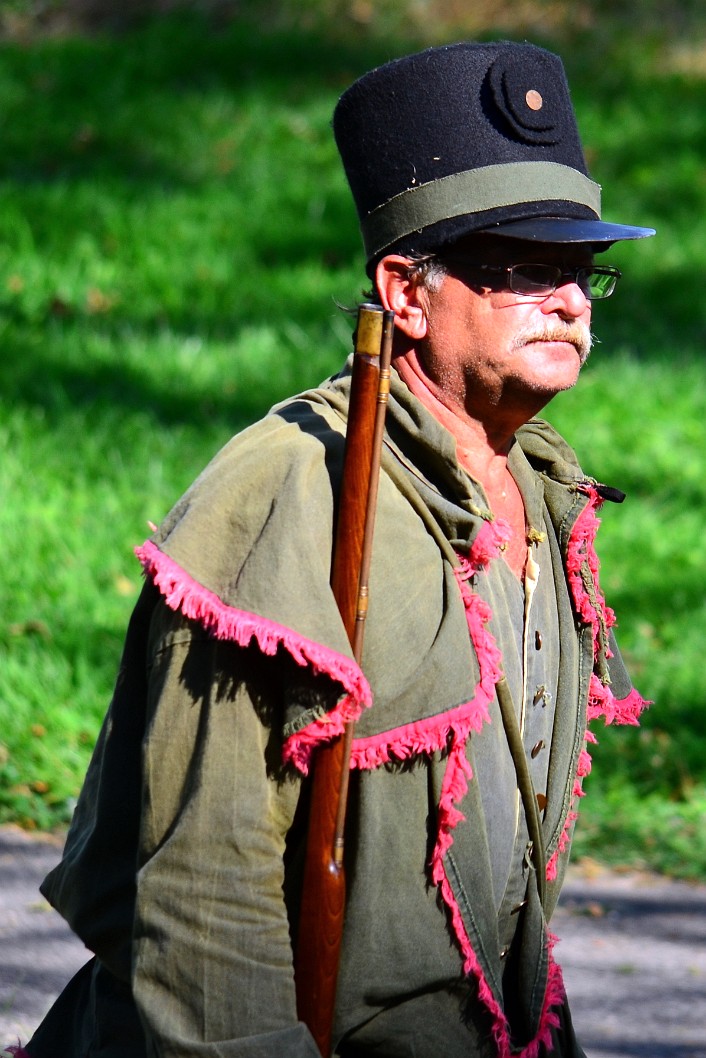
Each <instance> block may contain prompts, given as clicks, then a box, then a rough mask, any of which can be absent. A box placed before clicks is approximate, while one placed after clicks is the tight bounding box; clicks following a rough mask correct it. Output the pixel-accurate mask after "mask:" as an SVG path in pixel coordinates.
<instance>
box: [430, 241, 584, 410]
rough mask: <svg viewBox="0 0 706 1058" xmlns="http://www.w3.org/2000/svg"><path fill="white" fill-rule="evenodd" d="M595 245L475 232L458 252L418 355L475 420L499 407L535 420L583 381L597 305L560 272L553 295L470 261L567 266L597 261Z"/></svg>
mask: <svg viewBox="0 0 706 1058" xmlns="http://www.w3.org/2000/svg"><path fill="white" fill-rule="evenodd" d="M592 261H593V258H592V252H591V248H590V246H587V245H585V244H579V245H575V246H571V245H559V244H547V243H532V242H524V241H521V240H516V239H507V238H504V237H494V236H483V237H478V236H476V237H475V238H473V239H469V240H467V241H466V243H465V244H464V245H459V246H458V247H456V248H455V249H454V254H453V255H451V256H450V257H449V258H448V261H447V264H448V266H449V275H448V276H446V277H445V278H444V280H443V283H442V285H441V287H440V289H439V290H438V291H437V292H435V293H430V294H429V295H428V309H427V320H428V326H427V334H426V338H425V339H424V341H423V342H422V344H421V347H420V360H421V362H422V364H423V367H424V370H425V372H426V373H427V374H428V376H429V378H430V379H431V381H432V382H433V383H434V384H435V388H437V389H438V391H439V393H440V395H441V397H442V399H443V400H444V402H445V403H446V402H451V405H452V406H453V405H458V404H459V403H460V404H462V406H463V407H464V408H465V410H466V412H468V413H469V414H471V415H473V416H474V417H478V418H483V416H484V414H485V415H487V414H488V412H489V411H490V412H492V409H493V408H497V409H498V410H500V409H501V408H503V407H504V408H507V409H508V411H510V410H511V409H514V410H515V411H516V412H517V411H520V412H525V413H526V414H527V416H528V417H529V416H530V415H532V414H535V413H536V412H537V411H538V410H539V409H540V408H542V407H543V406H544V405H545V404H546V403H547V402H548V401H549V400H551V398H552V397H553V396H554V395H555V394H556V393H559V392H560V391H561V390H565V389H569V388H570V387H571V386H573V385H574V384H575V382H576V380H577V378H578V375H579V371H580V369H581V365H582V363H583V362H584V361H585V359H586V357H587V355H588V349H589V347H590V337H589V325H590V320H591V302H590V301H589V300H588V299H587V297H586V295H585V293H584V291H583V290H582V289H581V287H580V286H579V285H578V284H577V283H575V282H573V281H572V280H571V279H570V278H568V277H563V278H562V280H561V281H560V284H559V286H558V287H557V289H556V290H555V291H554V293H552V294H549V295H542V296H528V295H525V294H516V293H513V292H512V291H511V290H509V289H508V287H507V275H506V273H503V272H501V271H498V272H494V271H484V270H479V269H476V268H474V267H473V265H474V264H484V265H490V266H494V267H499V268H506V267H509V266H511V265H518V264H531V263H535V262H536V263H542V264H549V265H558V266H559V267H560V268H561V269H562V270H563V269H567V270H570V269H572V268H577V267H581V266H590V265H591V264H592Z"/></svg>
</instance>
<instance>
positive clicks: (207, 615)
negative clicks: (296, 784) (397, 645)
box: [135, 540, 372, 774]
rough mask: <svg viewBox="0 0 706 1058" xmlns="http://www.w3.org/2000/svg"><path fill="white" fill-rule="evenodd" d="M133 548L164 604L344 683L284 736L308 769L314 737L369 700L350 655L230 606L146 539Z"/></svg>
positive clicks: (331, 731)
mask: <svg viewBox="0 0 706 1058" xmlns="http://www.w3.org/2000/svg"><path fill="white" fill-rule="evenodd" d="M135 554H136V555H137V557H138V558H139V560H140V562H141V563H142V566H143V568H144V570H145V572H146V573H147V574H148V575H149V576H150V577H151V578H152V580H153V581H154V583H155V585H156V586H157V587H158V588H159V590H160V592H161V593H162V595H163V596H164V600H165V602H166V604H167V606H169V607H170V608H171V609H172V610H178V611H180V612H181V613H183V614H184V616H185V617H188V618H190V619H191V620H194V621H198V622H199V624H201V625H202V626H203V627H204V628H206V629H207V630H208V631H209V632H211V633H212V634H213V635H214V636H216V638H217V639H226V640H229V641H231V642H233V643H237V644H238V645H239V646H242V647H246V646H248V645H249V644H250V643H251V641H252V640H253V639H254V640H255V641H256V642H257V644H258V646H259V647H260V650H262V652H263V654H268V655H273V654H275V653H276V651H277V649H278V647H280V646H282V647H284V649H285V650H286V651H287V652H288V654H289V655H290V656H291V657H292V658H293V659H294V661H296V663H297V664H298V665H307V666H311V668H312V669H313V671H314V672H317V673H322V674H324V675H326V676H328V677H329V678H330V679H332V680H335V681H336V682H337V683H340V684H341V685H342V687H343V688H344V690H345V692H346V694H345V695H344V697H343V698H342V699H341V701H340V702H339V703H338V704H337V706H336V708H335V709H334V710H332V711H331V712H330V713H327V714H326V715H325V716H323V717H321V718H319V719H318V720H316V721H314V723H312V724H309V725H308V726H307V727H306V728H305V729H304V731H302V732H299V733H298V734H296V735H292V736H291V737H290V738H289V739H288V740H287V744H286V746H285V750H284V756H285V760H291V761H292V763H293V764H294V765H295V767H297V768H298V769H299V771H300V772H302V774H306V773H307V770H308V766H309V758H310V756H311V752H312V749H313V747H314V745H315V743H316V742H318V741H321V740H322V739H332V738H334V737H335V736H336V735H337V734H340V732H341V731H342V730H343V728H344V726H345V724H346V723H347V722H348V721H349V720H356V719H357V718H358V717H359V716H360V714H361V712H362V710H363V709H364V708H367V707H368V706H370V704H371V702H372V695H371V691H370V687H369V685H368V682H367V680H366V679H365V677H364V676H363V673H362V672H361V670H360V668H359V667H358V665H357V664H356V663H355V661H353V659H352V658H347V657H345V655H343V654H338V653H337V652H336V651H334V650H330V649H328V648H327V647H324V646H322V645H321V644H320V643H316V642H314V641H313V640H311V639H307V638H305V637H304V636H301V635H299V634H298V633H297V632H295V631H294V630H293V629H291V628H287V627H286V626H285V625H279V624H276V623H275V622H274V621H269V620H267V619H266V618H264V617H259V616H258V615H257V614H252V613H249V612H247V611H245V610H238V609H236V608H235V607H233V606H228V605H227V604H226V603H224V602H223V600H222V599H220V598H219V597H218V596H217V595H215V594H214V593H213V592H211V591H209V590H208V589H207V588H204V587H203V585H202V584H199V583H198V581H195V580H194V579H193V578H192V577H190V576H189V574H188V573H186V572H185V571H184V570H183V569H182V568H181V566H179V565H178V564H177V563H176V562H175V561H174V560H173V559H171V558H170V557H169V556H168V555H166V554H165V553H164V552H163V551H160V549H159V548H158V547H157V546H156V544H153V543H152V541H150V540H148V541H147V542H146V543H145V544H143V545H142V547H138V548H136V549H135Z"/></svg>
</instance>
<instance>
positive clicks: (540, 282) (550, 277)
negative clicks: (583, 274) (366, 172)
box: [510, 264, 561, 294]
mask: <svg viewBox="0 0 706 1058" xmlns="http://www.w3.org/2000/svg"><path fill="white" fill-rule="evenodd" d="M560 277H561V270H560V269H559V268H555V267H554V265H546V264H523V265H514V267H513V268H511V269H510V289H511V290H513V291H514V292H515V294H551V292H552V291H553V290H555V289H556V285H557V283H558V282H559V279H560Z"/></svg>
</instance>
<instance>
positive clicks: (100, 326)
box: [0, 0, 706, 878]
mask: <svg viewBox="0 0 706 1058" xmlns="http://www.w3.org/2000/svg"><path fill="white" fill-rule="evenodd" d="M468 6H470V5H467V4H465V3H461V2H446V3H444V2H443V0H394V2H393V0H379V2H377V3H375V4H373V3H372V2H368V0H310V2H308V3H307V2H305V0H299V2H297V3H294V2H293V0H281V2H279V3H274V2H267V0H260V2H257V3H256V2H255V0H240V2H237V0H212V2H210V3H206V2H203V3H200V4H199V3H197V2H195V0H194V2H191V3H186V4H182V5H181V7H180V8H176V7H175V5H174V4H173V3H171V2H167V0H161V2H158V0H155V2H146V0H140V3H137V2H136V0H122V3H120V4H119V5H118V3H117V0H74V2H73V3H71V2H60V0H54V2H52V0H45V2H43V3H40V2H33V0H5V2H4V3H3V5H2V8H1V9H0V336H1V340H2V356H1V357H0V402H1V405H2V407H1V411H0V445H1V446H2V464H1V466H2V470H1V473H2V504H1V505H0V540H1V541H2V548H3V557H4V562H3V569H2V576H0V599H1V606H0V671H1V672H2V683H1V684H0V820H5V821H8V820H12V821H15V822H19V823H20V824H22V825H24V826H26V827H38V828H48V827H58V826H62V825H65V823H66V822H67V821H68V819H69V817H70V813H71V810H72V806H73V803H74V799H75V797H76V794H77V792H78V789H79V786H80V782H81V777H82V774H83V771H84V769H85V766H86V763H87V760H88V756H89V754H90V750H91V747H92V744H93V741H94V739H95V736H96V733H97V730H98V726H99V723H100V720H101V718H102V715H103V713H104V710H105V708H106V705H107V702H108V700H109V697H110V692H111V687H112V682H113V679H114V675H115V671H116V667H117V664H118V659H119V654H120V650H121V645H122V638H123V633H124V628H125V625H126V622H127V619H128V617H129V613H130V610H131V608H132V605H133V602H134V599H135V597H136V594H137V592H138V590H139V584H140V576H139V570H138V567H137V563H136V561H135V559H134V557H133V554H132V548H133V547H134V545H136V544H138V543H140V542H142V540H143V538H144V537H145V536H146V535H147V533H148V532H149V530H148V525H147V523H148V521H149V520H152V521H155V522H157V521H159V520H160V519H161V517H162V516H163V515H164V514H165V513H166V511H167V510H168V509H169V508H170V507H171V505H172V503H173V502H174V500H175V499H176V498H177V497H178V496H179V494H180V493H181V491H182V490H183V489H184V488H185V487H186V486H187V485H188V484H189V483H190V481H191V480H192V478H193V477H194V476H195V474H196V473H198V471H199V470H200V469H201V468H202V466H203V465H204V463H205V462H206V461H207V460H208V459H209V458H210V457H211V455H212V454H213V453H214V452H215V451H216V450H217V449H218V448H219V447H220V446H221V445H222V444H223V443H224V442H225V441H226V440H227V438H228V437H229V436H230V435H231V434H232V433H233V432H234V431H236V430H238V429H239V428H241V427H242V426H244V425H245V424H247V423H248V422H250V421H252V420H253V419H254V418H256V417H257V416H258V415H259V414H261V412H263V411H264V410H265V409H266V408H267V407H268V406H269V405H270V404H272V403H273V402H274V401H276V400H277V399H279V398H281V397H283V396H285V395H286V394H288V393H290V392H292V391H294V390H296V389H298V388H301V387H305V386H308V385H310V384H312V383H315V382H317V381H319V379H320V378H322V377H324V376H325V375H326V374H329V373H330V372H332V371H334V370H336V368H337V366H338V365H339V363H340V362H341V360H342V358H343V357H344V356H345V355H346V353H347V352H348V349H349V345H350V325H349V324H348V322H347V320H346V318H345V317H344V316H343V315H342V314H341V313H340V312H339V311H338V309H337V308H336V302H337V301H338V302H342V303H345V304H351V303H353V302H355V301H356V300H357V299H358V298H359V296H360V293H361V290H362V288H363V286H364V285H365V276H364V272H363V255H362V251H361V247H360V242H359V236H358V231H357V225H356V222H355V217H354V211H353V206H352V203H351V201H350V197H349V193H348V191H347V188H346V186H345V181H344V177H343V174H342V172H341V169H340V164H339V162H338V159H337V155H336V151H335V147H334V144H333V139H332V135H331V131H330V117H331V112H332V109H333V106H334V105H335V101H336V99H337V98H338V95H339V94H340V92H341V91H342V90H343V89H344V88H345V87H346V86H347V85H348V84H349V83H350V82H351V81H352V80H353V79H354V78H355V77H356V76H358V75H359V74H360V73H362V72H364V71H365V70H367V69H369V68H371V67H372V66H373V65H376V64H377V63H379V62H382V61H385V60H387V59H389V58H393V57H396V56H398V55H401V54H404V53H406V52H409V51H413V50H415V49H416V48H418V47H423V46H425V45H427V44H433V43H439V42H447V41H450V40H454V39H461V38H470V37H476V38H491V37H498V36H501V37H505V38H508V39H524V38H529V39H532V40H534V41H535V42H536V43H539V44H544V45H545V46H548V47H550V48H552V49H553V50H557V51H559V52H560V53H561V54H562V56H563V58H564V61H565V64H566V67H567V71H568V74H569V80H570V83H571V86H572V93H573V97H574V102H575V106H576V110H577V112H578V117H579V124H580V127H581V130H582V134H583V139H584V143H585V146H586V151H587V155H588V157H589V162H590V166H591V169H592V173H593V175H594V177H595V178H596V179H597V180H598V181H599V182H600V183H601V184H602V185H603V188H604V216H605V217H606V218H607V219H614V220H619V221H625V222H633V223H637V224H646V225H652V226H654V227H656V228H658V231H659V234H658V237H657V238H656V239H653V240H649V241H648V242H645V243H642V244H633V245H624V246H621V247H616V248H614V249H612V250H611V251H609V253H608V254H607V255H606V260H609V261H610V262H612V263H615V264H617V265H619V267H621V268H622V269H623V271H624V273H625V278H624V279H623V281H622V285H621V287H620V288H619V290H618V293H617V294H616V295H615V297H614V298H613V299H611V301H609V302H606V303H605V304H601V305H598V306H596V309H595V312H594V330H595V331H596V332H597V334H598V337H599V338H600V339H601V344H600V345H598V346H597V348H596V350H595V351H594V354H593V356H592V358H591V361H590V362H589V364H588V366H587V368H586V370H585V373H584V377H583V379H582V382H581V384H580V385H579V387H577V389H576V390H575V391H573V392H571V393H569V394H565V395H563V396H561V397H560V398H558V399H557V400H556V401H555V402H554V403H553V404H552V405H551V406H550V408H549V409H548V410H547V417H548V418H550V419H551V420H552V421H553V422H555V423H556V424H557V425H558V426H559V428H560V429H562V430H563V431H564V432H565V433H566V434H567V435H568V438H569V440H570V441H571V442H572V443H573V444H574V445H575V447H576V448H577V450H578V452H579V455H580V457H581V459H582V462H583V464H584V467H585V469H586V470H587V471H588V472H589V473H590V474H592V475H593V476H595V477H597V478H599V479H600V480H603V481H605V482H607V483H609V484H613V485H616V486H618V487H620V488H623V489H625V490H626V491H627V492H628V500H627V501H626V503H625V505H624V506H623V507H614V506H613V505H607V506H606V508H605V511H604V520H603V527H602V530H601V540H600V543H601V555H602V558H603V587H604V590H605V591H606V594H607V596H608V599H609V602H610V603H611V604H612V605H613V606H614V608H615V609H616V611H617V613H618V617H619V621H620V627H619V636H620V641H621V645H622V646H623V649H624V652H625V654H626V656H627V659H628V662H629V665H630V668H631V671H632V673H633V676H634V678H635V681H636V683H637V685H638V686H639V688H640V690H641V691H642V693H643V694H644V695H645V696H646V697H648V698H651V699H654V700H655V702H656V704H655V706H654V707H653V708H652V709H651V710H650V712H649V714H648V715H647V717H646V719H645V721H644V725H643V727H642V728H641V729H640V730H639V731H638V730H629V731H625V730H620V731H612V730H608V729H607V730H605V731H601V732H599V739H600V743H599V746H598V747H597V748H596V750H595V753H594V760H595V762H596V768H595V771H594V774H593V775H592V776H591V778H590V779H589V780H588V782H587V784H586V789H587V791H588V792H589V795H590V796H588V797H587V798H586V799H585V801H584V802H583V804H582V815H581V820H580V823H579V828H578V837H577V848H578V851H579V853H582V854H584V855H591V856H594V857H596V858H597V859H600V860H603V861H605V862H611V863H624V864H632V865H636V866H647V867H653V868H656V869H658V870H663V871H668V872H670V873H672V874H675V875H679V876H682V877H702V878H704V877H706V825H705V824H706V763H705V761H706V726H705V725H704V719H703V717H704V697H705V695H704V690H703V677H702V658H703V654H704V644H705V642H706V603H705V600H704V587H705V584H706V575H705V572H706V571H705V563H704V557H703V556H704V545H703V521H704V514H705V513H706V483H705V480H704V472H703V465H704V458H705V453H706V444H705V442H706V386H705V384H704V367H703V349H704V339H705V338H706V299H705V298H704V294H703V290H704V277H705V275H706V166H705V164H704V161H705V159H706V123H705V122H704V118H703V115H704V113H706V16H704V15H703V14H702V13H701V11H700V5H699V4H697V3H693V4H689V3H687V2H681V3H679V4H674V3H668V2H666V0H642V2H639V0H629V2H628V0H622V2H619V0H617V2H616V0H612V2H608V0H595V2H594V3H593V4H591V5H585V4H577V3H572V2H567V0H527V2H515V3H503V2H498V0H496V2H495V3H492V4H491V3H484V2H477V3H475V4H474V5H472V6H473V10H472V12H470V13H469V12H468V11H467V10H466V8H467V7H468Z"/></svg>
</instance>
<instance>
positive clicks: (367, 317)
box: [295, 304, 395, 1058]
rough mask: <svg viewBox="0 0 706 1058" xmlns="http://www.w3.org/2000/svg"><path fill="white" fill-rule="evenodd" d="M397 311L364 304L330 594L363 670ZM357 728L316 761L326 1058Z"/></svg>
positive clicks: (320, 1042) (309, 958)
mask: <svg viewBox="0 0 706 1058" xmlns="http://www.w3.org/2000/svg"><path fill="white" fill-rule="evenodd" d="M394 318H395V317H394V313H393V312H385V311H383V309H382V308H381V307H380V306H379V305H369V304H364V305H360V306H359V308H358V322H357V328H356V333H355V349H354V357H353V373H352V377H351V390H350V399H349V406H348V426H347V429H346V442H345V449H344V456H343V476H342V479H341V491H340V496H339V503H338V515H337V521H336V533H335V541H334V547H333V558H332V564H331V590H332V591H333V594H334V597H335V599H336V603H337V605H338V609H339V611H340V613H341V617H342V619H343V623H344V626H345V629H346V633H347V635H348V638H349V641H350V643H351V647H352V648H353V656H354V658H355V660H356V661H357V662H358V664H360V661H361V657H362V651H363V633H364V628H365V617H366V613H367V606H368V574H369V571H370V558H371V553H372V533H373V524H374V518H375V507H376V503H377V489H378V481H379V476H380V474H379V470H380V452H381V446H382V435H383V430H384V426H385V412H386V410H387V399H388V394H389V389H390V357H391V350H392V333H393V326H394ZM352 737H353V724H352V723H349V724H347V725H346V729H345V732H344V734H343V735H341V736H339V737H338V738H337V739H335V740H334V741H333V742H331V743H330V744H328V745H326V746H322V747H321V748H320V749H319V750H317V752H316V756H315V758H314V761H313V779H312V783H311V808H310V812H309V829H308V835H307V850H306V862H305V867H304V882H303V887H302V899H301V906H300V913H299V926H298V935H297V945H296V954H295V983H296V994H297V1011H298V1015H299V1018H300V1019H301V1020H302V1021H304V1022H305V1023H306V1024H307V1025H308V1027H309V1030H310V1031H311V1034H312V1035H313V1037H314V1039H315V1041H316V1044H317V1046H318V1048H319V1050H320V1052H321V1054H322V1056H323V1058H329V1055H330V1053H331V1036H332V1031H333V1012H334V1004H335V1000H336V982H337V978H338V964H339V957H340V949H341V939H342V936H343V918H344V911H345V899H346V882H345V874H344V869H343V843H344V827H345V815H346V803H347V796H348V777H349V768H350V765H349V760H350V747H351V741H352Z"/></svg>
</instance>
